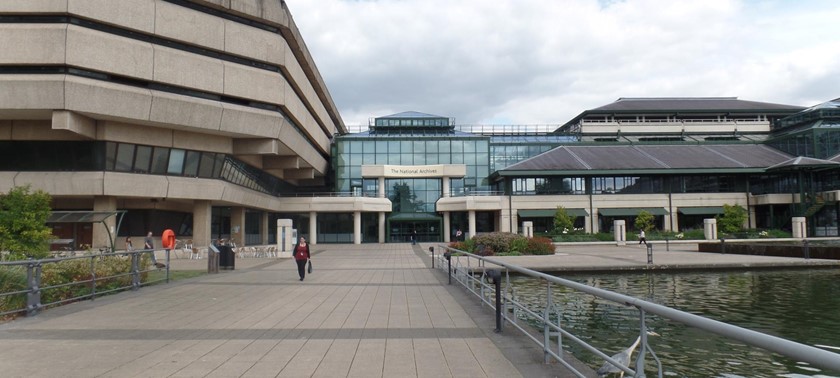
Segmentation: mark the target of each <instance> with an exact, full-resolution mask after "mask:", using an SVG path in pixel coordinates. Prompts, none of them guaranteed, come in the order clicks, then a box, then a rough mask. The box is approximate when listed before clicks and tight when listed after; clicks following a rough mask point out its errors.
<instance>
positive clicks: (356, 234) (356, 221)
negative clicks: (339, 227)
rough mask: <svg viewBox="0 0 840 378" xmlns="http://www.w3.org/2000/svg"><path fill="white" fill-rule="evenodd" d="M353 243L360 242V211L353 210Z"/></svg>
mask: <svg viewBox="0 0 840 378" xmlns="http://www.w3.org/2000/svg"><path fill="white" fill-rule="evenodd" d="M353 244H362V212H361V211H354V212H353Z"/></svg>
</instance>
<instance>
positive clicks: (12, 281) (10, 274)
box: [0, 266, 27, 312]
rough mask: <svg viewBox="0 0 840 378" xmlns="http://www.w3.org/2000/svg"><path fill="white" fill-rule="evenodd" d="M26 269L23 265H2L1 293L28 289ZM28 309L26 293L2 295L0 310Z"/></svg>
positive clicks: (0, 267) (0, 268)
mask: <svg viewBox="0 0 840 378" xmlns="http://www.w3.org/2000/svg"><path fill="white" fill-rule="evenodd" d="M26 286H27V285H26V269H25V268H24V267H22V266H0V293H9V292H13V291H20V290H25V289H26ZM16 309H20V310H25V309H26V294H15V295H6V296H2V297H0V312H6V311H11V310H16Z"/></svg>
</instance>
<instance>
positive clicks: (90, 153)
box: [0, 0, 346, 247]
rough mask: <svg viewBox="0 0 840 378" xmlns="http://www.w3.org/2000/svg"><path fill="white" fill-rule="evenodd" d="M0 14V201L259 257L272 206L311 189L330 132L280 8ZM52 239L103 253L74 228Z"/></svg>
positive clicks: (9, 7) (114, 5) (120, 4)
mask: <svg viewBox="0 0 840 378" xmlns="http://www.w3.org/2000/svg"><path fill="white" fill-rule="evenodd" d="M0 14H2V16H3V17H2V18H0V46H3V48H2V49H0V144H2V146H0V150H1V151H2V154H3V160H4V161H3V167H2V170H1V171H0V190H2V191H8V189H9V188H11V187H13V186H17V185H31V186H32V187H33V189H43V190H46V191H47V192H49V193H50V194H52V195H53V197H54V209H55V210H94V211H105V212H107V211H115V210H127V211H128V212H127V213H126V216H125V219H123V220H122V224H121V226H120V231H119V232H120V234H121V235H137V236H139V235H144V234H145V232H146V231H147V230H151V231H153V232H154V233H155V234H156V235H160V233H161V231H162V230H163V229H166V228H171V229H173V230H175V231H176V233H177V234H178V235H179V237H181V236H182V235H186V236H189V237H191V238H193V239H195V243H196V245H207V243H208V242H209V241H210V240H211V239H212V238H233V239H234V240H238V241H239V243H243V244H244V243H252V244H258V243H266V242H267V241H268V237H269V229H270V228H271V229H273V226H271V227H270V223H271V220H272V219H271V218H270V217H269V213H271V212H276V211H279V210H281V209H284V205H283V204H282V203H281V202H279V201H277V198H278V195H281V194H293V193H296V192H298V191H301V190H306V189H301V188H319V187H323V185H324V182H325V180H324V177H325V176H326V175H327V174H328V171H329V157H330V145H331V139H332V136H333V135H335V134H341V133H345V132H346V131H345V126H344V124H343V122H342V120H341V117H340V115H339V114H338V111H337V110H336V107H335V104H334V103H333V101H332V99H331V97H330V94H329V91H328V90H327V87H326V85H325V84H324V81H323V79H322V78H321V76H320V74H319V73H318V69H317V67H316V66H315V63H314V61H313V59H312V56H311V55H310V53H309V51H308V50H307V48H306V44H305V43H304V40H303V38H302V37H301V35H300V33H299V31H298V29H297V27H296V26H295V23H294V21H293V19H292V16H291V15H290V14H289V11H288V9H287V8H286V5H285V3H284V2H282V1H277V0H257V1H244V0H227V1H209V0H208V1H204V0H194V1H183V0H120V1H114V0H12V1H3V2H0ZM307 191H315V190H307ZM303 202H304V203H302V204H298V205H299V206H302V207H305V208H307V209H309V208H312V206H313V205H312V204H311V202H313V201H312V200H311V199H310V200H309V201H303ZM326 202H328V201H326ZM327 206H329V205H327ZM313 210H316V209H313ZM115 219H116V218H115V217H111V218H110V219H109V220H108V222H109V227H112V228H113V227H116V226H117V225H116V220H115ZM55 232H56V234H58V235H59V236H60V237H68V238H73V239H75V240H76V243H77V244H90V245H92V246H94V247H96V246H103V245H107V243H106V239H107V232H105V230H104V229H102V228H101V227H93V229H91V225H90V224H88V225H84V224H79V225H74V226H73V227H72V229H68V228H64V229H56V230H55Z"/></svg>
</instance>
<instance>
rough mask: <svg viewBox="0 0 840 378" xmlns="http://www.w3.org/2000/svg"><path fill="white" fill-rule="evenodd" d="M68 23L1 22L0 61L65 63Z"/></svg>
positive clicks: (9, 62) (10, 62)
mask: <svg viewBox="0 0 840 378" xmlns="http://www.w3.org/2000/svg"><path fill="white" fill-rule="evenodd" d="M66 36H67V25H61V24H59V25H52V24H34V25H33V24H0V46H3V48H2V49H0V63H3V64H32V63H39V64H64V57H65V54H66V50H65V48H64V46H65V45H64V40H65V38H66Z"/></svg>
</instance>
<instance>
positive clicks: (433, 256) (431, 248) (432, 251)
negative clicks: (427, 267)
mask: <svg viewBox="0 0 840 378" xmlns="http://www.w3.org/2000/svg"><path fill="white" fill-rule="evenodd" d="M429 252H431V253H432V269H434V268H435V247H429Z"/></svg>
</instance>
